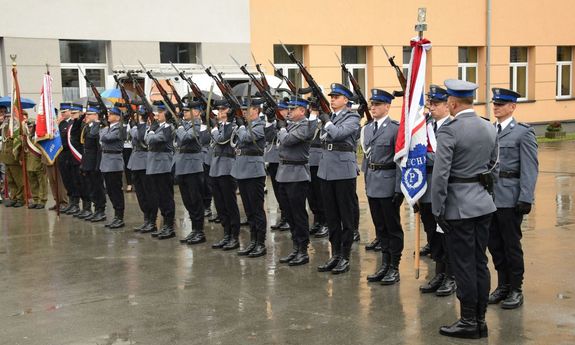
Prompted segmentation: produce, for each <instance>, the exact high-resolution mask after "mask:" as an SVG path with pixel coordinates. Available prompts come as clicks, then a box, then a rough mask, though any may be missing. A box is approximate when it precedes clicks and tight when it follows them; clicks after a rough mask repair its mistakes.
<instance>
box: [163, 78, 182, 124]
mask: <svg viewBox="0 0 575 345" xmlns="http://www.w3.org/2000/svg"><path fill="white" fill-rule="evenodd" d="M166 83H167V84H168V86H169V87H170V90H172V95H174V97H175V98H176V103H178V108H180V112H179V113H178V114H179V115H180V116H183V113H184V102H183V101H182V97H180V95H179V94H178V91H177V90H176V88H175V87H174V85H173V84H172V82H171V81H170V79H166Z"/></svg>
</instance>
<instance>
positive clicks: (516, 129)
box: [489, 88, 539, 309]
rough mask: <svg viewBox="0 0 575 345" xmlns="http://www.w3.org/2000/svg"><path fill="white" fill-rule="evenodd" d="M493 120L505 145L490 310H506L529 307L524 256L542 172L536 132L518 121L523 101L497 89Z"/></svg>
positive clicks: (493, 234)
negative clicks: (526, 225)
mask: <svg viewBox="0 0 575 345" xmlns="http://www.w3.org/2000/svg"><path fill="white" fill-rule="evenodd" d="M492 91H493V98H492V100H493V114H494V115H495V118H496V119H497V122H496V123H495V128H496V129H497V138H498V139H499V179H497V180H496V183H495V185H494V188H493V195H494V199H495V206H496V207H497V211H495V213H494V215H493V220H492V221H491V227H490V229H489V252H490V253H491V256H492V257H493V264H494V265H495V269H496V270H497V277H498V284H497V288H496V289H495V291H493V293H491V295H490V296H489V304H497V303H499V302H501V301H503V302H502V303H501V307H502V308H504V309H515V308H517V307H519V306H520V305H522V304H523V292H522V289H521V287H522V284H523V273H524V271H525V265H524V263H523V250H522V249H521V237H522V234H521V222H522V221H523V216H524V215H526V214H529V212H530V211H531V204H533V200H534V192H535V184H536V182H537V174H538V171H539V162H538V159H537V139H536V138H535V131H534V130H533V128H531V126H529V125H527V124H524V123H521V122H517V121H515V119H514V117H513V112H514V111H515V107H516V103H517V98H518V97H520V95H519V94H518V93H517V92H515V91H512V90H506V89H501V88H494V89H492Z"/></svg>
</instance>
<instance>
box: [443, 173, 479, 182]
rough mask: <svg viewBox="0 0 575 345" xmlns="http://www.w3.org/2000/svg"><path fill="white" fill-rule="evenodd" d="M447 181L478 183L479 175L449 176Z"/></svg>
mask: <svg viewBox="0 0 575 345" xmlns="http://www.w3.org/2000/svg"><path fill="white" fill-rule="evenodd" d="M448 182H449V183H478V182H480V180H479V175H477V176H473V177H457V176H449V180H448Z"/></svg>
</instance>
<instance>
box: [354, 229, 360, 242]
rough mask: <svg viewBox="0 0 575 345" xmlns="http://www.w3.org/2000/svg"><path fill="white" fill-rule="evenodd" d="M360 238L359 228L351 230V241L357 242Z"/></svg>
mask: <svg viewBox="0 0 575 345" xmlns="http://www.w3.org/2000/svg"><path fill="white" fill-rule="evenodd" d="M360 240H361V236H360V235H359V229H354V230H353V242H359V241H360Z"/></svg>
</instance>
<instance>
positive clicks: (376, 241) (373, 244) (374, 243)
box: [365, 237, 379, 250]
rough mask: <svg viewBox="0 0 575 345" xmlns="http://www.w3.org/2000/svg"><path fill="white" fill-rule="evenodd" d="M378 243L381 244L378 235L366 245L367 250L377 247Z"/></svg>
mask: <svg viewBox="0 0 575 345" xmlns="http://www.w3.org/2000/svg"><path fill="white" fill-rule="evenodd" d="M378 244H379V238H377V237H376V238H375V239H374V240H373V241H371V242H370V243H369V244H366V245H365V250H375V247H377V245H378Z"/></svg>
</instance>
